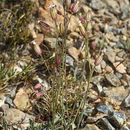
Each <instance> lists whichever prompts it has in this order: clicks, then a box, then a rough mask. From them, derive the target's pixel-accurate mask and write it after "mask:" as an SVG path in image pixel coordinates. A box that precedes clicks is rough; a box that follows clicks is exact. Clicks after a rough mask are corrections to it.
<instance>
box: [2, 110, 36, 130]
mask: <svg viewBox="0 0 130 130" xmlns="http://www.w3.org/2000/svg"><path fill="white" fill-rule="evenodd" d="M3 118H4V119H5V120H6V122H7V124H8V125H13V126H14V124H15V126H17V124H18V126H17V127H20V128H21V129H22V130H25V129H27V127H29V126H30V123H29V120H30V119H31V120H34V119H35V117H34V116H31V115H28V114H26V113H24V112H22V111H20V110H18V109H14V108H10V109H8V111H6V113H4V117H3Z"/></svg>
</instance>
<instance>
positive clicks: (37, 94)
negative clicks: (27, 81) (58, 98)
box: [34, 92, 44, 98]
mask: <svg viewBox="0 0 130 130" xmlns="http://www.w3.org/2000/svg"><path fill="white" fill-rule="evenodd" d="M43 94H44V93H43V92H38V93H36V94H35V95H34V97H35V98H39V97H40V96H42V95H43Z"/></svg>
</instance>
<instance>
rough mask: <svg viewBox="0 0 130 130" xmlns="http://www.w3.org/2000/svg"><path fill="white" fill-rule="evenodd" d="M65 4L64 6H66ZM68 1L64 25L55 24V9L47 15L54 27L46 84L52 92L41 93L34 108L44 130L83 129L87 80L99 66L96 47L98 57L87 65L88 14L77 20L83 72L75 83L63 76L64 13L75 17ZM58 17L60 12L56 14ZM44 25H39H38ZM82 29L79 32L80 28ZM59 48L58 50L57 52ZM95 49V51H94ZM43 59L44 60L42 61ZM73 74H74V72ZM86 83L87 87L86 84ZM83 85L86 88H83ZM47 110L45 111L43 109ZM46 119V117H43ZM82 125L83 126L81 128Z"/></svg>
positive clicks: (87, 89)
mask: <svg viewBox="0 0 130 130" xmlns="http://www.w3.org/2000/svg"><path fill="white" fill-rule="evenodd" d="M66 2H68V3H66ZM71 4H72V3H71V1H64V2H63V7H64V14H62V16H64V24H62V23H61V24H59V25H58V23H57V11H56V6H54V7H52V8H50V15H51V18H52V20H53V21H54V23H55V30H56V41H57V43H56V48H55V52H54V53H55V56H54V60H55V62H52V63H53V64H54V65H53V68H52V70H51V71H50V72H51V73H50V81H49V79H48V82H50V83H51V86H52V88H51V89H50V90H49V91H48V92H45V93H46V94H47V96H45V95H44V96H45V97H44V96H43V97H42V96H41V98H40V99H38V100H37V103H36V105H35V108H36V109H37V111H38V113H39V115H42V117H43V118H42V119H41V120H42V121H43V122H44V123H45V122H46V123H45V124H44V125H45V126H46V128H47V129H74V128H76V129H79V128H80V127H83V126H84V125H85V124H84V123H83V118H84V115H85V112H86V109H87V106H86V105H87V103H86V102H87V96H88V92H89V87H90V82H91V78H92V75H93V72H94V68H95V66H96V65H99V64H100V62H101V60H102V57H103V54H104V52H102V51H101V50H102V47H100V49H99V51H97V53H98V57H96V59H95V65H94V66H92V64H91V63H90V59H91V58H92V57H91V54H90V53H91V52H90V45H89V30H88V28H89V27H88V26H89V24H91V22H92V21H91V12H88V14H86V16H84V17H83V16H82V15H81V16H80V18H79V19H80V24H82V26H80V25H79V28H80V34H81V35H82V40H83V41H84V43H85V49H84V51H85V57H84V60H83V69H82V73H81V77H80V78H79V79H78V78H77V77H76V74H75V76H74V77H73V74H68V73H67V68H66V55H67V51H66V40H67V30H68V23H69V19H70V17H71V16H70V17H69V15H68V13H67V11H69V12H70V11H71V13H72V14H76V13H77V9H78V4H79V2H78V1H77V2H76V3H73V5H72V6H71ZM58 13H61V12H58ZM43 23H44V21H42V24H43ZM44 27H45V28H47V30H49V29H50V27H49V25H48V24H47V23H44ZM82 27H83V28H82ZM59 37H60V38H61V39H62V45H61V46H59V45H58V41H59ZM58 48H60V49H58ZM94 48H95V47H94ZM42 58H43V59H44V57H42ZM86 65H87V66H88V70H89V73H88V74H87V76H86V78H85V75H86ZM75 73H76V71H75ZM86 80H87V83H86ZM84 84H85V85H86V86H87V87H86V88H85V87H84ZM47 106H48V107H47ZM46 115H48V116H46ZM82 123H83V124H82Z"/></svg>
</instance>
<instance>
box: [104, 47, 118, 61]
mask: <svg viewBox="0 0 130 130" xmlns="http://www.w3.org/2000/svg"><path fill="white" fill-rule="evenodd" d="M105 55H106V57H107V60H109V61H110V62H111V63H114V62H115V56H116V53H115V52H114V50H113V49H112V48H111V47H107V50H106V53H105Z"/></svg>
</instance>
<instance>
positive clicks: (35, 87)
mask: <svg viewBox="0 0 130 130" xmlns="http://www.w3.org/2000/svg"><path fill="white" fill-rule="evenodd" d="M41 86H42V84H41V83H38V84H36V85H35V86H34V90H40V89H41ZM43 94H44V93H43V92H42V91H40V92H37V93H36V94H35V95H34V97H35V98H39V97H41V96H42V95H43Z"/></svg>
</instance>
